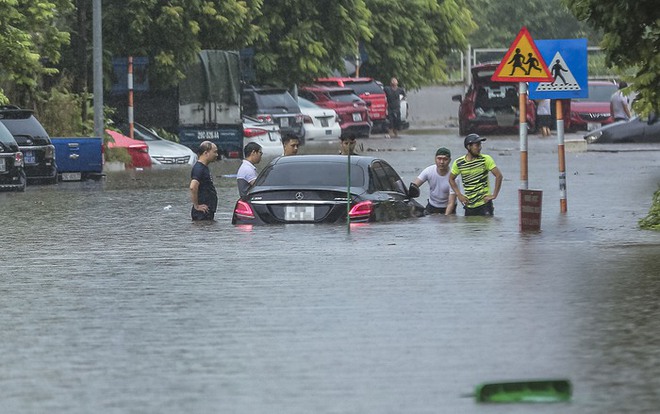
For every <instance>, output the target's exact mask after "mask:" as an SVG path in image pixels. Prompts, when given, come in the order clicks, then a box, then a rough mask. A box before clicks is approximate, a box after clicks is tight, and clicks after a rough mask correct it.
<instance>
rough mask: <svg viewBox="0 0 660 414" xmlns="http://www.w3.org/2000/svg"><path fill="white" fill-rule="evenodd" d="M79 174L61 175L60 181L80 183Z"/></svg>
mask: <svg viewBox="0 0 660 414" xmlns="http://www.w3.org/2000/svg"><path fill="white" fill-rule="evenodd" d="M80 178H81V174H80V173H79V172H68V173H62V181H80Z"/></svg>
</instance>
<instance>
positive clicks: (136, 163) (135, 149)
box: [105, 129, 151, 168]
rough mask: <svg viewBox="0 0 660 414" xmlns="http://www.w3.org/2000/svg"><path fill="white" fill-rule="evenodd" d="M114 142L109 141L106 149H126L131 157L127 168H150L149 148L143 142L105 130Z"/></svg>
mask: <svg viewBox="0 0 660 414" xmlns="http://www.w3.org/2000/svg"><path fill="white" fill-rule="evenodd" d="M105 132H106V134H108V135H110V136H111V137H112V139H113V140H114V141H115V142H112V141H109V142H108V148H118V147H120V148H126V149H127V150H128V154H129V155H130V156H131V163H130V164H128V165H126V167H127V168H148V167H151V157H150V156H149V147H148V146H147V144H146V143H144V142H143V141H138V140H137V139H131V138H129V137H127V136H126V135H122V134H120V133H119V132H115V131H112V130H109V129H106V130H105Z"/></svg>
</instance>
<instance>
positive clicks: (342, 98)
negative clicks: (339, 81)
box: [328, 91, 362, 102]
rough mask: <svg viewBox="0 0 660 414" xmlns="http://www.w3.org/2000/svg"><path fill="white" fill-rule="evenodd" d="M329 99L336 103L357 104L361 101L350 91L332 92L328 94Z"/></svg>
mask: <svg viewBox="0 0 660 414" xmlns="http://www.w3.org/2000/svg"><path fill="white" fill-rule="evenodd" d="M328 95H329V96H330V99H332V100H333V101H337V102H357V101H362V99H361V98H360V97H359V96H357V95H356V94H354V93H352V92H350V91H333V92H328Z"/></svg>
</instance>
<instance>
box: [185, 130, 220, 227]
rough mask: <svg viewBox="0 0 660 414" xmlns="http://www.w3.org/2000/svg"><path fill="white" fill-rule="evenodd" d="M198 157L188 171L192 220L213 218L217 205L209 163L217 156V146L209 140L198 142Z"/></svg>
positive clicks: (216, 195)
mask: <svg viewBox="0 0 660 414" xmlns="http://www.w3.org/2000/svg"><path fill="white" fill-rule="evenodd" d="M198 154H199V158H198V159H197V163H195V165H194V166H193V168H192V171H191V172H190V178H191V180H190V198H191V199H192V203H193V205H192V210H191V211H190V216H191V217H192V219H193V220H195V221H197V220H213V217H214V215H215V209H216V207H217V206H218V194H217V193H216V191H215V186H214V185H213V178H212V177H211V171H210V170H209V167H208V166H209V163H211V162H213V161H215V160H216V159H217V158H218V147H217V146H216V145H215V144H214V143H212V142H211V141H204V142H202V143H201V144H199V151H198Z"/></svg>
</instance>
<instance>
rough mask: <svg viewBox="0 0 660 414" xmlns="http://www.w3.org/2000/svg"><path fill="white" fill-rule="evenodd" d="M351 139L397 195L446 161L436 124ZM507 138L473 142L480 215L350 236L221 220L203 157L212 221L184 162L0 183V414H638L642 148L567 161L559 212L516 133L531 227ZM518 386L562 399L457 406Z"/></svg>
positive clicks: (656, 339) (538, 145) (650, 301)
mask: <svg viewBox="0 0 660 414" xmlns="http://www.w3.org/2000/svg"><path fill="white" fill-rule="evenodd" d="M360 142H361V143H362V144H363V149H362V150H361V151H359V152H360V153H362V154H364V155H373V156H378V157H382V158H384V159H385V160H387V161H388V162H389V163H390V164H391V165H392V166H393V167H394V168H396V169H397V171H398V172H399V173H400V174H401V175H402V177H403V178H404V181H406V183H409V182H410V181H411V180H412V179H414V178H415V177H416V176H417V174H418V173H419V172H421V170H422V169H423V168H424V167H426V166H428V165H431V164H432V163H433V158H434V154H435V150H436V149H437V148H438V147H439V146H446V147H448V148H450V149H451V151H452V155H453V158H454V159H455V158H457V157H459V156H460V155H462V154H463V153H464V149H463V147H462V138H459V137H458V136H457V135H456V132H455V131H448V132H446V133H445V132H442V131H435V132H434V131H427V132H423V133H419V134H415V135H411V134H407V135H403V137H402V138H400V139H384V138H382V137H378V136H377V137H374V138H372V139H369V140H363V141H360ZM518 148H519V143H518V137H517V136H498V137H490V136H489V137H488V140H487V141H486V142H484V146H483V152H484V153H486V154H489V155H492V156H493V158H494V159H495V162H496V163H497V165H498V167H499V168H500V170H501V171H502V173H503V174H504V183H503V185H502V191H501V192H500V196H499V197H498V198H497V199H496V200H495V202H494V203H495V217H494V218H483V217H469V218H466V217H463V215H462V214H463V212H462V209H459V214H458V216H456V217H444V216H427V217H423V218H419V219H412V220H409V221H401V222H395V223H377V224H368V225H360V226H357V225H356V226H353V227H352V228H351V231H350V233H349V232H348V231H347V227H346V226H345V225H344V226H342V225H339V226H334V225H316V226H314V225H286V226H264V227H235V226H232V225H231V213H232V209H233V207H234V202H235V201H236V198H237V195H238V194H237V189H236V181H235V178H227V177H223V175H227V174H234V173H235V172H236V170H237V168H238V165H239V164H238V162H236V161H220V162H217V163H214V164H212V165H211V171H212V173H213V175H214V177H215V180H216V186H217V187H218V195H219V200H220V202H219V207H218V208H219V210H218V213H216V219H217V221H216V222H214V223H202V224H199V223H192V222H191V221H190V198H189V192H188V181H189V173H190V172H189V170H187V169H183V170H159V171H127V172H117V173H109V175H108V177H107V179H106V180H105V181H101V182H93V181H89V182H82V183H78V182H69V183H59V184H58V185H55V186H29V187H28V188H27V191H26V192H25V193H0V208H1V209H2V211H3V217H5V220H4V221H3V227H2V235H3V239H2V259H0V274H1V275H2V280H1V282H0V295H1V297H2V300H1V301H0V330H1V331H2V341H0V366H1V367H2V375H0V400H1V401H2V404H3V407H4V408H3V410H2V411H4V412H7V413H80V414H83V413H90V412H94V413H159V414H162V413H168V414H169V413H172V414H174V413H264V414H266V413H269V414H270V413H301V414H303V413H305V414H309V413H373V414H381V413H416V414H420V413H429V414H430V413H486V412H487V413H490V414H492V413H557V412H562V413H617V412H635V413H652V412H657V407H658V406H660V395H659V394H658V391H657V390H658V389H659V388H660V347H658V344H660V306H659V305H658V303H659V301H658V297H660V233H658V232H650V231H642V230H639V229H638V226H637V222H638V220H639V219H641V218H642V217H644V216H645V215H646V214H647V213H648V211H649V207H650V204H651V200H652V196H653V192H654V191H655V190H656V189H657V187H658V184H659V183H660V151H659V150H660V146H656V147H648V146H635V145H619V146H614V147H613V146H607V147H602V150H603V151H599V152H594V151H588V152H567V154H566V165H567V167H566V175H567V193H568V213H567V214H566V215H562V214H560V212H559V190H558V186H559V184H558V182H559V180H558V167H557V143H556V139H555V138H544V139H541V138H539V136H530V140H529V188H530V189H539V190H543V215H542V225H541V227H542V231H541V232H538V233H525V234H521V233H520V232H519V231H518V188H519V183H520V172H519V171H520V158H519V152H518ZM590 149H592V148H591V147H590ZM336 150H337V144H335V143H333V144H332V145H321V144H316V145H311V144H310V145H307V146H306V147H305V148H304V150H303V151H306V152H309V153H311V152H327V153H334V152H336ZM266 162H267V161H266V160H264V161H263V164H262V165H258V166H257V168H258V169H259V170H261V169H262V168H263V167H264V166H265V163H266ZM491 180H492V177H491ZM421 190H422V196H421V197H420V198H419V201H420V203H422V204H425V203H426V198H427V196H428V186H427V185H424V186H423V187H421ZM536 378H541V379H543V378H567V379H570V380H571V381H572V382H573V387H574V394H573V399H572V402H571V403H568V404H547V405H543V404H537V405H503V406H485V405H479V404H477V403H475V402H474V399H473V398H466V397H464V396H462V395H464V394H466V393H470V392H472V391H473V389H474V386H475V385H477V384H479V383H482V382H487V381H497V380H517V379H536Z"/></svg>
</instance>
